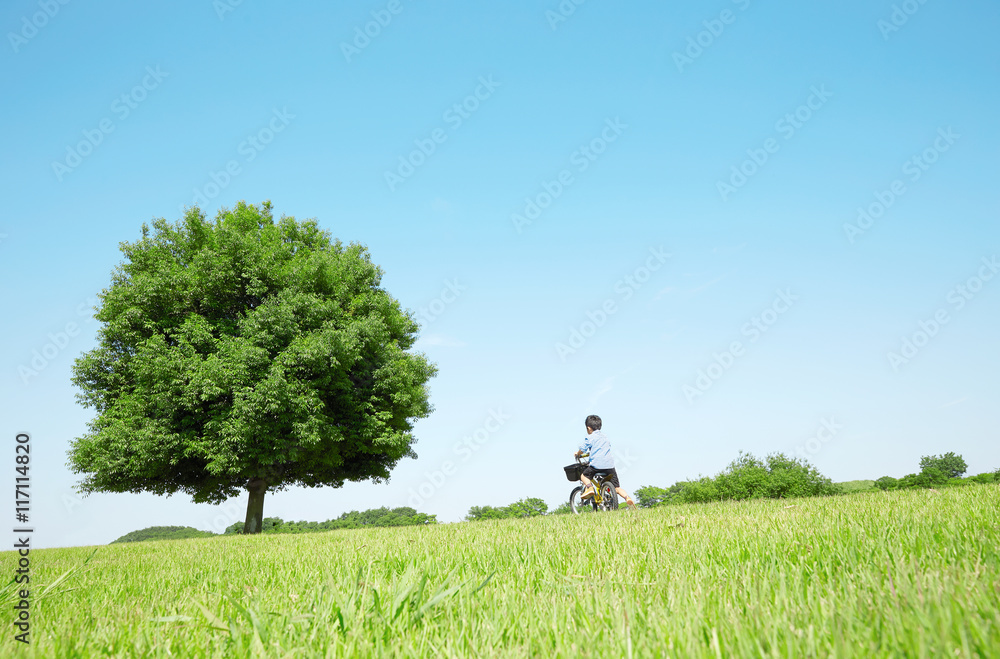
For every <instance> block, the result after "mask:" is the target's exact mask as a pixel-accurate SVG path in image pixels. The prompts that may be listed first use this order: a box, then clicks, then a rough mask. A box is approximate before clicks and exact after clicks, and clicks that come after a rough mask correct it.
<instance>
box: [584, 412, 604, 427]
mask: <svg viewBox="0 0 1000 659" xmlns="http://www.w3.org/2000/svg"><path fill="white" fill-rule="evenodd" d="M584 423H585V424H587V427H588V428H590V429H591V430H600V429H601V417H599V416H597V415H596V414H591V415H590V416H588V417H587V420H586V421H584Z"/></svg>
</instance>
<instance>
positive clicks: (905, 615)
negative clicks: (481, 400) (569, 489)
mask: <svg viewBox="0 0 1000 659" xmlns="http://www.w3.org/2000/svg"><path fill="white" fill-rule="evenodd" d="M92 552H95V549H94V548H73V549H53V550H39V551H33V552H32V554H31V556H32V560H33V563H32V569H33V575H34V578H35V581H34V582H33V584H32V592H33V594H34V596H35V600H34V602H33V609H32V643H31V645H30V646H28V647H24V646H22V645H21V644H20V643H16V642H15V641H14V640H13V633H14V632H13V631H12V626H11V625H10V624H9V623H8V624H7V625H5V629H6V631H5V633H4V636H3V638H2V640H0V654H2V655H3V656H14V655H15V652H16V653H17V656H26V657H28V656H34V657H91V656H108V655H110V656H130V657H131V656H137V657H138V656H142V657H168V656H171V657H203V656H212V657H216V656H218V657H222V656H234V657H255V656H261V657H312V656H396V657H410V656H420V657H424V656H426V657H431V656H433V657H438V656H462V657H495V656H539V657H549V656H558V657H581V656H582V657H609V658H610V657H660V656H663V657H666V656H670V657H716V658H717V657H830V656H834V657H866V658H873V657H943V656H949V657H952V656H960V657H976V656H978V657H991V656H992V657H996V656H998V655H1000V604H998V602H1000V485H981V486H970V487H961V488H951V489H947V490H942V491H941V492H940V493H935V492H933V491H926V490H921V491H905V492H889V493H886V492H880V491H873V492H862V493H858V494H854V495H849V496H840V497H831V498H820V499H798V500H789V501H754V502H741V503H723V504H707V505H690V506H669V507H663V508H657V509H650V510H641V511H639V512H637V513H625V512H619V513H614V514H603V515H586V516H579V517H577V516H569V515H563V516H550V517H542V518H532V519H524V520H502V521H497V522H479V523H460V524H442V525H437V526H427V527H408V528H382V529H371V530H357V531H333V532H329V533H318V534H310V535H270V536H256V537H254V536H236V537H232V538H229V537H224V538H207V539H192V540H177V541H166V542H145V543H134V544H122V545H111V546H105V547H99V548H96V553H94V554H93V557H92V558H91V560H90V561H89V562H88V563H86V564H84V563H85V561H86V560H87V558H88V556H90V555H91V553H92ZM14 562H15V556H14V554H13V553H11V552H5V553H4V565H7V566H8V570H9V573H10V574H13V564H14ZM74 568H76V569H75V571H73V572H72V573H71V574H69V575H68V576H67V577H66V578H65V579H64V580H63V581H61V582H59V583H57V584H55V585H54V586H53V587H52V588H50V589H49V590H48V592H46V593H45V594H44V595H42V594H41V593H42V591H43V590H44V587H45V586H46V585H49V584H51V583H52V582H54V581H55V580H56V579H57V578H58V577H59V576H60V575H63V574H64V573H65V572H67V571H68V570H72V569H74ZM4 597H5V607H6V610H7V611H8V616H10V615H11V614H10V612H11V611H12V609H11V591H10V588H8V589H7V590H6V591H4ZM15 646H16V647H15Z"/></svg>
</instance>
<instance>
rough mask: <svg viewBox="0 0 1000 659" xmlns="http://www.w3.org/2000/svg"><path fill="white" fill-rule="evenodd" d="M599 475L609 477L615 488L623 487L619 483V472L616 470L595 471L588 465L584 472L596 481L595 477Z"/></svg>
mask: <svg viewBox="0 0 1000 659" xmlns="http://www.w3.org/2000/svg"><path fill="white" fill-rule="evenodd" d="M598 474H600V475H602V476H604V475H607V476H608V477H609V480H610V481H611V484H612V485H614V486H615V487H621V483H619V482H618V472H617V471H615V470H614V469H594V468H593V467H591V466H590V465H587V468H586V469H584V470H583V475H584V476H586V477H587V478H589V479H590V480H594V476H597V475H598Z"/></svg>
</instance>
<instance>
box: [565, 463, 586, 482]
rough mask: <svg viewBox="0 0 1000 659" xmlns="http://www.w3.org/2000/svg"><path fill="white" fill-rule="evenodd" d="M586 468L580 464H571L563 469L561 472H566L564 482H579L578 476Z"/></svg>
mask: <svg viewBox="0 0 1000 659" xmlns="http://www.w3.org/2000/svg"><path fill="white" fill-rule="evenodd" d="M586 468H587V466H586V465H582V464H571V465H567V466H565V467H563V470H564V471H565V472H566V480H568V481H578V480H580V474H582V473H583V470H584V469H586Z"/></svg>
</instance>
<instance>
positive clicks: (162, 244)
mask: <svg viewBox="0 0 1000 659" xmlns="http://www.w3.org/2000/svg"><path fill="white" fill-rule="evenodd" d="M120 248H121V251H122V252H123V254H124V256H125V260H124V261H123V262H122V263H121V264H120V265H119V266H118V267H117V268H116V269H115V271H114V272H113V274H112V278H111V284H110V286H109V287H108V288H106V289H104V291H103V292H102V293H101V294H100V296H99V300H100V301H99V304H98V308H97V313H96V316H95V317H96V318H97V320H98V321H99V322H100V327H99V329H98V345H97V347H95V348H94V349H93V350H90V351H88V352H86V353H84V354H83V355H82V356H81V357H79V358H78V359H77V360H76V362H75V364H74V367H73V382H74V384H76V385H77V387H78V388H79V389H80V393H79V394H78V400H79V401H80V402H81V403H82V404H83V405H84V406H86V407H91V408H94V409H95V410H96V413H97V415H96V418H94V419H93V420H92V421H91V422H90V424H89V426H88V431H87V432H86V434H84V435H83V436H82V437H79V438H76V439H75V440H74V441H73V443H72V445H71V448H70V451H69V460H70V461H69V464H70V467H71V468H72V469H73V470H74V472H76V473H78V474H83V479H82V482H81V484H80V489H81V490H82V491H83V492H85V493H89V492H98V491H99V492H142V491H145V492H153V493H156V494H172V493H177V492H183V493H185V494H188V495H190V496H191V497H192V498H193V499H194V501H196V502H211V503H219V502H222V501H224V500H225V499H227V498H229V497H232V496H235V495H237V494H239V493H240V492H241V491H242V490H243V489H247V490H249V491H250V502H249V505H248V511H247V521H246V532H259V531H260V528H261V524H262V521H263V498H264V494H265V492H266V491H268V489H271V490H280V489H284V488H286V487H289V486H292V485H298V486H306V487H319V486H331V487H340V486H342V485H343V484H344V483H345V482H346V481H362V480H372V481H376V482H378V481H382V480H386V479H388V478H389V474H390V471H391V470H392V469H393V468H394V467H395V465H396V464H397V462H398V461H399V460H400V459H401V458H403V457H416V456H415V454H414V452H413V449H412V445H413V443H414V442H415V438H414V436H413V434H412V423H413V421H415V420H416V419H418V418H421V417H425V416H427V415H428V414H429V413H430V411H431V406H430V403H429V401H428V390H427V382H428V380H429V379H430V378H431V377H433V375H434V374H435V372H436V369H435V367H434V365H433V364H431V363H430V362H429V361H428V360H427V359H426V357H425V356H424V355H423V354H420V353H413V352H409V350H410V349H411V348H412V347H413V343H414V341H415V339H416V333H417V331H418V325H417V323H416V321H415V320H414V318H413V316H412V314H411V313H410V312H409V311H406V310H404V309H402V308H401V307H400V304H399V302H398V301H397V300H395V299H394V298H393V297H391V296H390V295H389V293H387V292H386V291H385V290H384V289H382V287H381V279H382V274H383V273H382V270H381V269H380V268H379V267H378V266H377V265H375V264H374V263H372V261H371V258H370V256H369V254H368V251H367V249H366V248H365V247H364V246H362V245H359V244H354V243H352V244H349V245H347V246H344V245H342V244H341V242H340V241H339V240H334V239H332V238H331V236H330V234H329V233H328V232H326V231H323V230H321V229H320V228H319V227H318V226H317V224H316V222H315V221H314V220H305V221H301V222H300V221H296V220H295V218H292V217H282V218H281V219H280V220H277V221H276V220H274V218H273V217H272V214H271V204H270V202H265V203H264V204H262V205H260V206H259V207H258V206H254V205H248V204H246V203H243V202H240V203H239V204H237V206H236V207H235V208H234V209H232V210H227V209H222V210H221V211H219V213H218V215H217V216H216V218H215V220H214V221H208V220H207V219H206V217H205V215H204V214H203V213H202V212H201V210H200V209H198V208H192V209H189V210H188V211H187V212H186V213H185V215H184V218H183V219H182V220H181V221H179V222H176V223H169V222H167V221H166V220H164V219H157V220H155V221H154V222H153V225H152V231H150V228H149V227H148V226H146V225H143V227H142V237H141V239H139V240H137V241H135V242H126V243H122V244H121V245H120Z"/></svg>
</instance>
